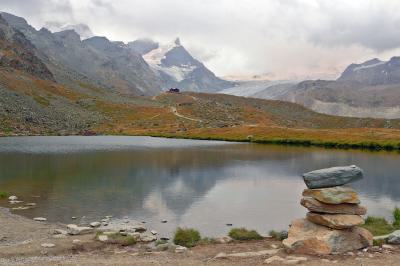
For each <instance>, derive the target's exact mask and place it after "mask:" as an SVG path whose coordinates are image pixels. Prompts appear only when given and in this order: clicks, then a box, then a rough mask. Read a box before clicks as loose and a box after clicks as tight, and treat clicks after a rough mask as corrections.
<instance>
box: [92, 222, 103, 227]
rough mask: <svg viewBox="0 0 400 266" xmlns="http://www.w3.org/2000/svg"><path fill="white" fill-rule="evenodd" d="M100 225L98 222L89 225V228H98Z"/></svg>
mask: <svg viewBox="0 0 400 266" xmlns="http://www.w3.org/2000/svg"><path fill="white" fill-rule="evenodd" d="M100 225H101V223H100V222H92V223H90V226H91V227H99V226H100Z"/></svg>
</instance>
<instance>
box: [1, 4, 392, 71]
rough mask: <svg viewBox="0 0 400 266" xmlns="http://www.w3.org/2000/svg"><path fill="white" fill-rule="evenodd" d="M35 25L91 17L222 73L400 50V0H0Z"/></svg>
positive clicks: (323, 64) (330, 67)
mask: <svg viewBox="0 0 400 266" xmlns="http://www.w3.org/2000/svg"><path fill="white" fill-rule="evenodd" d="M0 9H1V10H2V11H6V12H10V13H14V14H16V15H19V16H23V17H24V18H26V19H27V20H28V22H29V23H30V24H31V25H33V26H34V27H36V28H40V27H41V26H43V25H45V23H47V22H58V23H62V24H66V23H85V24H87V25H88V26H89V27H90V28H91V29H92V31H93V32H94V33H95V34H96V35H101V36H106V37H108V38H109V39H111V40H116V41H117V40H118V41H119V40H121V41H125V42H128V41H132V40H135V39H137V38H143V37H149V38H152V39H155V40H158V41H161V42H167V41H171V40H172V39H174V38H175V37H178V36H179V37H180V38H181V42H182V44H183V45H184V46H185V47H186V48H188V50H189V51H190V52H191V53H192V54H193V55H194V56H195V57H197V58H198V59H200V60H202V61H203V62H204V63H205V64H206V65H207V66H208V67H209V68H210V69H211V70H212V71H214V72H215V73H216V74H217V75H219V76H225V75H254V74H263V73H269V74H271V75H272V74H273V75H275V77H277V78H285V77H289V78H293V77H295V76H298V77H300V78H304V77H312V78H319V77H329V76H335V75H337V74H339V73H340V72H341V71H342V70H343V68H344V67H345V66H347V65H348V64H350V63H352V62H362V61H363V60H367V59H370V58H373V57H379V58H381V59H385V60H386V59H388V58H390V57H391V56H394V55H400V49H399V48H400V1H398V0H118V1H115V0H0Z"/></svg>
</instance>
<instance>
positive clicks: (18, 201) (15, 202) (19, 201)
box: [8, 200, 23, 204]
mask: <svg viewBox="0 0 400 266" xmlns="http://www.w3.org/2000/svg"><path fill="white" fill-rule="evenodd" d="M22 202H23V201H22V200H10V201H9V202H8V203H10V204H18V203H22Z"/></svg>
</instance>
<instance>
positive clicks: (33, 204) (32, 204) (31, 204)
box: [25, 202, 36, 206]
mask: <svg viewBox="0 0 400 266" xmlns="http://www.w3.org/2000/svg"><path fill="white" fill-rule="evenodd" d="M25 205H26V206H36V203H33V202H29V203H27V204H25Z"/></svg>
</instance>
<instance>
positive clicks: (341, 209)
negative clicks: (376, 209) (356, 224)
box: [300, 197, 367, 215]
mask: <svg viewBox="0 0 400 266" xmlns="http://www.w3.org/2000/svg"><path fill="white" fill-rule="evenodd" d="M300 204H301V205H303V206H304V207H306V208H307V209H308V210H309V211H311V212H319V213H331V214H355V215H364V214H366V213H367V209H366V208H365V207H363V206H360V205H358V204H351V203H342V204H326V203H323V202H320V201H318V200H316V199H313V198H310V197H306V198H302V199H301V201H300Z"/></svg>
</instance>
